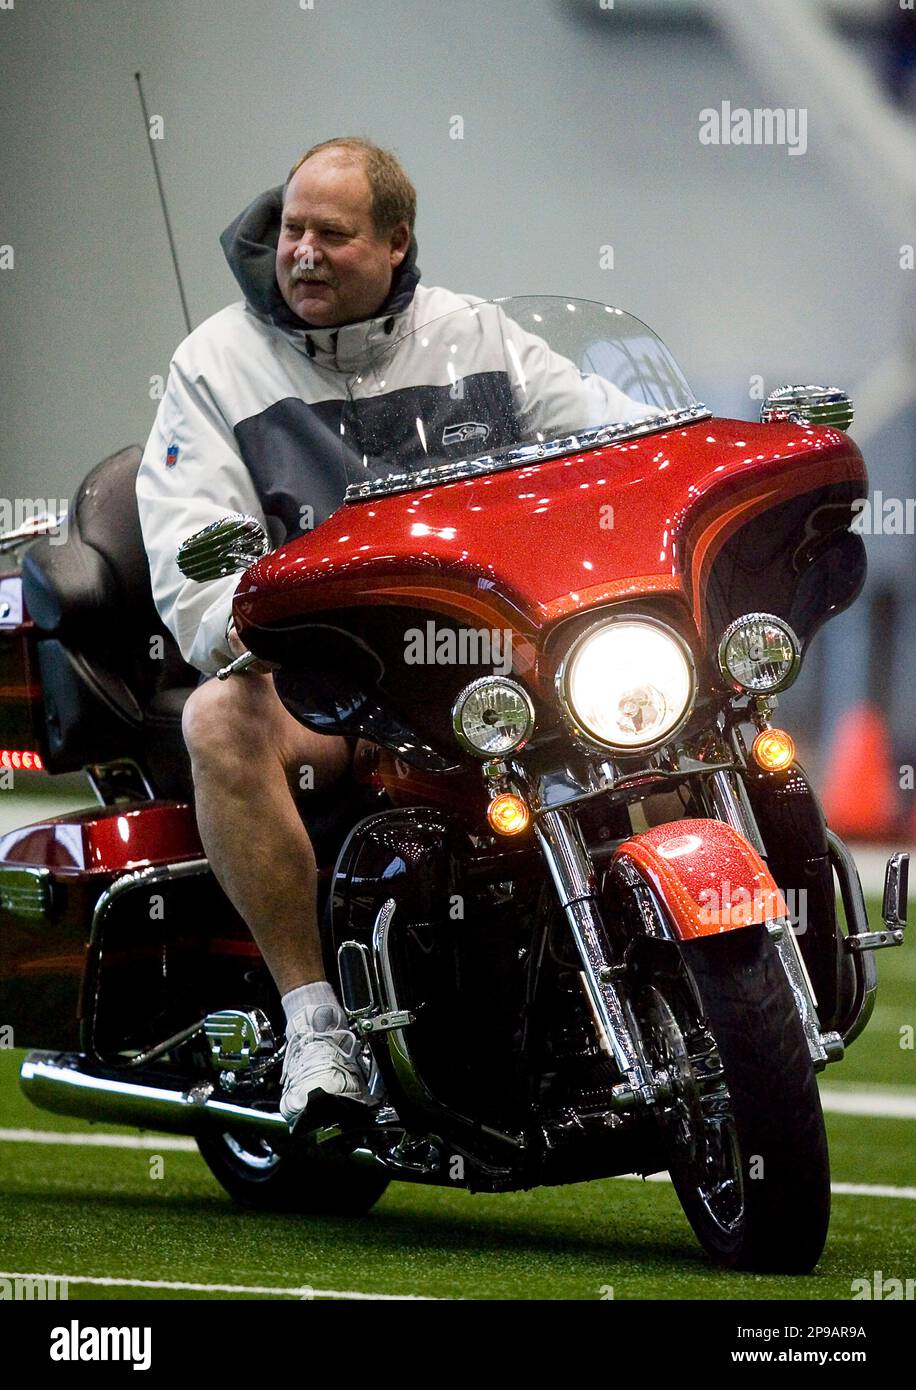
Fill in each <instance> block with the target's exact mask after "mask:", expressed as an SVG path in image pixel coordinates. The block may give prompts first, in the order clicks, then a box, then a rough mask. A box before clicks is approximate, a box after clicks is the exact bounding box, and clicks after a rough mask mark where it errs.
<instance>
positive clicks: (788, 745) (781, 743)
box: [751, 729, 795, 772]
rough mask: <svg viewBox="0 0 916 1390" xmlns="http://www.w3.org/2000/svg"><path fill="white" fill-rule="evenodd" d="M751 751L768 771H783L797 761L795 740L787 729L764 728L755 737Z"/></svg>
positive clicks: (757, 761)
mask: <svg viewBox="0 0 916 1390" xmlns="http://www.w3.org/2000/svg"><path fill="white" fill-rule="evenodd" d="M751 753H752V755H753V758H754V761H755V762H756V763H757V764H758V766H759V767H762V768H764V769H765V770H766V771H767V772H782V771H783V770H784V769H785V768H787V767H788V766H789V765H790V763H793V762H794V761H795V740H794V739H793V737H792V735H791V734H787V733H786V731H785V729H762V730H761V732H760V733H759V734H758V735H757V737H756V738H755V739H754V744H753V747H752V748H751Z"/></svg>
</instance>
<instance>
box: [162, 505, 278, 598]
mask: <svg viewBox="0 0 916 1390" xmlns="http://www.w3.org/2000/svg"><path fill="white" fill-rule="evenodd" d="M269 550H270V541H269V540H268V537H267V532H266V531H265V530H264V527H263V526H262V525H261V523H260V522H259V521H258V520H257V519H256V518H255V517H253V516H245V515H244V514H243V513H242V512H231V513H230V514H229V516H223V517H220V519H219V521H212V522H211V523H210V525H209V526H205V527H204V528H203V530H202V531H195V533H194V535H193V536H188V538H187V540H186V541H182V543H181V545H180V546H179V547H178V557H177V558H178V568H179V569H180V570H181V572H182V574H183V575H184V576H185V578H186V579H196V580H197V581H198V582H199V583H203V582H204V581H205V580H207V579H219V578H221V577H222V576H223V575H225V574H240V573H241V572H242V570H247V568H248V566H249V565H253V564H254V562H255V560H260V558H261V556H262V555H266V554H267V552H268V551H269Z"/></svg>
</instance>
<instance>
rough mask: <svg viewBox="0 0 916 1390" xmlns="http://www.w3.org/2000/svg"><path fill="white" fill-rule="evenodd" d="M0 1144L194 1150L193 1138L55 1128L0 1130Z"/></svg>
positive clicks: (193, 1151) (189, 1151) (178, 1151)
mask: <svg viewBox="0 0 916 1390" xmlns="http://www.w3.org/2000/svg"><path fill="white" fill-rule="evenodd" d="M0 1143H3V1144H75V1145H76V1146H77V1147H79V1148H88V1149H152V1150H153V1151H154V1152H156V1153H158V1152H159V1151H160V1150H165V1151H171V1152H175V1153H196V1152H197V1145H196V1143H195V1142H194V1140H193V1139H183V1138H181V1137H179V1136H178V1135H175V1134H105V1133H104V1132H103V1133H102V1134H65V1133H64V1132H63V1131H62V1130H56V1129H0Z"/></svg>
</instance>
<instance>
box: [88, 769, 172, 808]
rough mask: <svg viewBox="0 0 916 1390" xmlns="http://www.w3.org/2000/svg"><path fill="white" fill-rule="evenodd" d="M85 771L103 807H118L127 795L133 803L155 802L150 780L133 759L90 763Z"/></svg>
mask: <svg viewBox="0 0 916 1390" xmlns="http://www.w3.org/2000/svg"><path fill="white" fill-rule="evenodd" d="M83 771H84V772H85V774H86V777H87V779H88V782H89V785H90V787H91V788H92V790H93V792H94V794H95V797H96V800H97V801H98V802H99V804H100V805H101V806H116V805H117V804H118V802H119V801H120V800H122V799H123V797H124V796H125V794H126V795H127V797H128V798H129V799H130V800H132V801H143V800H145V801H155V800H156V793H155V791H154V790H153V788H152V787H151V786H150V782H149V778H148V777H147V775H146V773H145V772H144V771H143V769H142V767H141V766H140V764H139V763H137V762H134V760H133V758H115V759H113V760H112V761H111V762H109V763H89V764H88V765H87V766H86V767H85V768H84V769H83Z"/></svg>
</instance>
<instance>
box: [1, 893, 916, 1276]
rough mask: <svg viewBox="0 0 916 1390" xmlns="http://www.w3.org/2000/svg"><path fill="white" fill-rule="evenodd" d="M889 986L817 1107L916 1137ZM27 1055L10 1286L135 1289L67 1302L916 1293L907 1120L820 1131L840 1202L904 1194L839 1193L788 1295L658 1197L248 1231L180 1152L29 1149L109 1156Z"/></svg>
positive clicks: (587, 1199)
mask: <svg viewBox="0 0 916 1390" xmlns="http://www.w3.org/2000/svg"><path fill="white" fill-rule="evenodd" d="M873 906H874V905H873ZM878 968H879V996H878V998H879V1003H878V1007H877V1009H876V1011H875V1014H874V1016H873V1019H872V1022H871V1025H870V1026H869V1029H868V1030H867V1031H866V1033H865V1034H864V1035H863V1037H862V1038H860V1039H859V1041H858V1042H857V1043H856V1044H854V1046H853V1047H852V1048H851V1049H850V1051H849V1053H848V1055H847V1057H846V1059H845V1060H844V1061H843V1062H841V1063H840V1064H839V1065H836V1066H832V1067H830V1068H828V1071H827V1073H826V1074H825V1075H824V1076H822V1090H823V1092H824V1096H825V1100H826V1101H827V1103H828V1105H829V1104H830V1103H831V1095H833V1096H834V1097H836V1096H837V1094H838V1093H841V1095H846V1096H847V1097H848V1096H849V1095H850V1093H851V1094H852V1095H853V1096H854V1097H856V1098H859V1100H860V1101H861V1100H862V1098H863V1097H864V1103H865V1104H866V1105H869V1104H870V1102H871V1101H872V1100H873V1099H874V1098H875V1097H876V1096H877V1097H880V1096H882V1095H890V1096H891V1097H892V1098H893V1099H894V1100H895V1101H898V1102H899V1101H900V1100H901V1099H902V1100H907V1099H908V1100H910V1101H911V1102H913V1103H911V1105H910V1107H909V1108H910V1110H911V1111H912V1112H913V1114H914V1117H916V1052H914V1051H913V1050H912V1048H911V1047H910V1048H907V1047H901V1045H900V1044H901V1030H903V1041H904V1042H906V1041H907V1040H908V1039H907V1030H908V1029H909V1027H910V1026H911V1025H913V1024H914V1023H916V1009H914V1005H913V1000H914V995H916V949H914V944H913V942H912V941H911V942H909V943H908V944H907V945H906V946H904V947H903V948H902V949H900V950H894V951H884V952H881V953H879V957H878ZM23 1055H24V1054H23V1053H21V1052H17V1051H5V1052H0V1127H2V1129H0V1133H2V1135H3V1137H2V1138H0V1275H2V1276H4V1277H8V1276H9V1275H10V1274H56V1275H69V1276H73V1277H76V1276H81V1277H83V1278H94V1279H108V1280H112V1281H130V1282H122V1283H119V1282H112V1283H111V1284H110V1285H99V1284H89V1283H81V1284H77V1283H73V1284H71V1286H70V1297H71V1299H80V1298H99V1297H102V1298H125V1297H126V1298H144V1297H148V1298H156V1297H158V1298H221V1297H222V1298H226V1297H231V1298H238V1297H243V1298H262V1297H267V1298H271V1297H278V1296H283V1297H288V1298H294V1297H300V1298H301V1297H302V1296H303V1290H309V1289H311V1290H314V1292H315V1296H318V1297H327V1296H331V1297H333V1296H334V1295H335V1294H337V1295H341V1294H348V1295H351V1296H352V1295H353V1294H368V1295H378V1294H388V1295H392V1294H393V1295H402V1296H403V1295H408V1296H425V1297H435V1298H465V1299H478V1298H484V1299H489V1298H499V1299H533V1298H549V1299H583V1298H594V1299H600V1298H602V1297H609V1296H610V1294H609V1292H608V1290H609V1289H613V1297H614V1298H615V1299H638V1298H653V1299H671V1298H691V1299H701V1298H707V1299H708V1298H739V1299H740V1298H799V1297H801V1298H814V1299H849V1298H850V1296H851V1281H852V1280H853V1279H855V1278H860V1277H865V1278H867V1279H871V1277H872V1275H873V1272H874V1271H876V1270H881V1271H882V1272H883V1276H884V1278H885V1280H887V1279H889V1278H899V1279H906V1278H907V1277H909V1278H912V1277H913V1276H914V1275H916V1241H914V1227H916V1201H914V1198H916V1154H914V1138H916V1118H897V1117H881V1118H879V1117H875V1116H872V1115H868V1114H840V1113H833V1112H832V1111H828V1114H827V1124H828V1132H829V1136H830V1146H831V1161H832V1176H833V1181H834V1184H835V1185H845V1184H855V1185H866V1186H869V1187H880V1188H883V1189H888V1188H890V1189H898V1190H900V1191H899V1195H877V1194H875V1193H866V1194H854V1193H845V1192H842V1191H840V1192H835V1195H834V1203H833V1219H832V1224H831V1231H830V1237H829V1240H828V1244H827V1249H826V1252H825V1254H824V1256H823V1258H822V1260H821V1263H820V1265H819V1266H818V1269H817V1272H816V1273H815V1274H814V1275H813V1276H811V1277H808V1278H803V1279H791V1280H790V1279H785V1278H776V1277H762V1276H749V1275H736V1274H724V1273H721V1272H719V1271H717V1270H716V1269H714V1268H713V1267H712V1266H711V1265H710V1264H709V1263H708V1261H707V1260H706V1258H705V1256H704V1255H703V1253H702V1252H701V1250H700V1249H699V1247H698V1246H697V1245H696V1242H695V1240H694V1237H693V1234H692V1232H691V1230H690V1228H689V1227H688V1225H687V1222H686V1220H685V1219H684V1217H683V1216H682V1214H681V1211H680V1208H679V1206H678V1203H677V1200H676V1198H675V1196H674V1193H673V1191H672V1189H671V1187H670V1185H669V1184H668V1183H666V1182H650V1183H643V1182H641V1181H638V1180H620V1179H612V1180H606V1181H601V1182H593V1183H580V1184H577V1185H575V1186H572V1187H565V1188H554V1189H543V1188H542V1189H537V1190H535V1191H533V1192H527V1193H518V1194H509V1195H500V1196H481V1195H475V1196H472V1195H470V1194H467V1193H463V1192H456V1191H446V1190H441V1191H440V1190H439V1189H436V1188H425V1187H419V1186H411V1185H405V1184H399V1183H395V1184H392V1186H391V1187H389V1189H388V1191H387V1193H386V1194H385V1196H384V1197H383V1198H382V1200H381V1202H380V1203H379V1204H378V1206H377V1207H376V1208H375V1210H374V1211H373V1212H372V1213H371V1214H370V1215H369V1216H368V1217H364V1218H362V1219H360V1220H358V1221H353V1222H350V1221H343V1220H336V1219H335V1220H319V1219H316V1218H291V1217H285V1216H283V1217H281V1216H254V1215H251V1214H249V1213H246V1212H243V1211H241V1210H239V1209H238V1208H236V1207H235V1206H234V1205H233V1204H232V1202H231V1201H230V1200H229V1198H228V1197H227V1196H226V1195H225V1194H224V1193H223V1191H222V1189H221V1188H220V1187H219V1185H218V1184H217V1183H216V1181H215V1180H214V1179H213V1178H212V1177H211V1176H210V1174H209V1172H208V1170H207V1169H206V1168H205V1166H204V1164H203V1161H202V1160H201V1159H200V1158H199V1157H198V1156H197V1154H196V1152H193V1151H189V1150H188V1149H187V1148H186V1147H174V1148H173V1147H169V1145H170V1144H171V1145H175V1144H176V1140H175V1139H171V1138H169V1137H159V1136H156V1135H147V1136H145V1139H144V1142H145V1143H147V1144H148V1145H149V1147H148V1148H135V1147H131V1148H117V1147H111V1146H108V1145H100V1146H96V1145H93V1146H91V1147H90V1146H86V1145H82V1144H80V1145H75V1144H62V1143H43V1142H36V1140H35V1138H34V1133H35V1131H41V1132H43V1133H49V1132H50V1133H55V1132H56V1133H58V1134H62V1133H67V1134H71V1135H96V1136H99V1137H102V1136H100V1128H99V1127H93V1126H90V1125H88V1124H85V1123H83V1122H81V1121H76V1120H73V1121H70V1120H67V1119H66V1118H64V1117H60V1116H54V1115H50V1114H46V1113H44V1112H42V1111H39V1110H36V1109H35V1108H34V1107H33V1106H32V1105H30V1104H29V1102H27V1101H26V1100H25V1099H24V1097H23V1096H22V1095H21V1093H20V1091H19V1088H18V1082H17V1072H18V1067H19V1064H20V1062H21V1060H22V1057H23ZM102 1130H103V1134H104V1135H114V1134H118V1133H120V1134H123V1135H128V1136H131V1137H132V1138H133V1139H136V1137H137V1132H136V1131H130V1130H120V1131H118V1130H115V1129H114V1128H112V1127H111V1126H104V1127H102ZM17 1131H26V1132H27V1134H29V1136H30V1137H28V1138H18V1139H17V1138H15V1137H14V1136H15V1134H16V1132H17ZM187 1142H188V1141H187V1140H178V1141H177V1145H178V1146H182V1145H187ZM157 1171H161V1173H162V1176H161V1177H156V1176H153V1174H154V1173H155V1172H157ZM133 1281H150V1282H151V1283H153V1284H157V1285H158V1284H163V1285H166V1286H170V1285H183V1284H200V1285H206V1286H213V1285H223V1286H229V1287H227V1288H224V1289H214V1288H205V1289H200V1290H195V1289H183V1288H180V1287H179V1288H174V1287H154V1288H145V1287H138V1286H137V1285H136V1284H135V1283H134V1282H133ZM256 1290H258V1291H260V1290H264V1291H265V1292H256ZM275 1291H276V1292H275ZM284 1291H285V1292H284ZM297 1291H298V1292H297Z"/></svg>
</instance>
